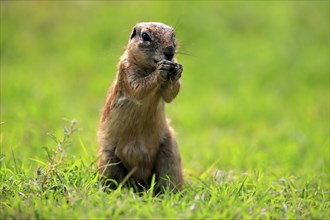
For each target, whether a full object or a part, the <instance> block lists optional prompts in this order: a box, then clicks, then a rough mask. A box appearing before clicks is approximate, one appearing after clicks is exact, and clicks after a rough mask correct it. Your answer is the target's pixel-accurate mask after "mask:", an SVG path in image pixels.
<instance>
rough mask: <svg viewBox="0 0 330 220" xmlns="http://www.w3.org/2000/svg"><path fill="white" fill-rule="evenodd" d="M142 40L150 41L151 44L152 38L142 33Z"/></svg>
mask: <svg viewBox="0 0 330 220" xmlns="http://www.w3.org/2000/svg"><path fill="white" fill-rule="evenodd" d="M141 36H142V40H143V41H149V42H151V38H150V36H149V34H147V33H142V35H141Z"/></svg>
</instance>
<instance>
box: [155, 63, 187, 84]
mask: <svg viewBox="0 0 330 220" xmlns="http://www.w3.org/2000/svg"><path fill="white" fill-rule="evenodd" d="M157 69H158V70H159V76H160V78H161V79H162V80H163V81H168V80H171V81H176V80H178V79H180V77H181V73H182V71H183V67H182V65H181V64H178V63H173V62H171V61H169V60H161V61H160V62H159V63H158V64H157Z"/></svg>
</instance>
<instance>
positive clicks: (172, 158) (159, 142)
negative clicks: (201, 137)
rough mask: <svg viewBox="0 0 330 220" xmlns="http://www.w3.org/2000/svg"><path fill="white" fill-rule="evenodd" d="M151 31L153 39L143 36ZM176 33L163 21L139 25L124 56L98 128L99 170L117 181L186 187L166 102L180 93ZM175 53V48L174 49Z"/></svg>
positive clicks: (180, 66) (180, 71) (107, 177)
mask: <svg viewBox="0 0 330 220" xmlns="http://www.w3.org/2000/svg"><path fill="white" fill-rule="evenodd" d="M143 33H147V34H148V36H149V37H150V40H151V41H148V40H147V41H146V40H144V39H143V38H142V34H143ZM174 34H175V33H174V29H173V28H171V27H169V26H167V25H164V24H162V23H151V22H149V23H138V24H137V25H136V26H135V27H134V29H133V31H132V35H131V38H130V40H129V43H128V45H127V48H126V50H125V52H124V54H123V55H122V57H121V59H120V61H119V64H118V70H117V75H116V79H115V80H114V82H113V84H112V85H111V87H110V89H109V92H108V94H107V98H106V103H105V105H104V108H103V112H102V115H101V119H100V124H99V128H98V142H99V151H98V156H99V159H98V164H97V165H98V169H99V171H100V174H101V175H102V176H103V177H104V178H105V179H113V180H115V181H116V182H117V183H120V182H122V181H123V180H124V178H125V177H126V175H127V174H129V173H130V175H131V177H130V180H131V181H132V182H135V183H138V184H141V185H144V186H146V185H148V183H150V180H151V177H152V175H153V174H156V178H157V182H158V185H159V186H160V188H161V187H170V188H171V189H173V188H176V187H177V186H180V185H181V184H182V182H183V178H182V171H181V157H180V154H179V150H178V147H177V143H176V138H175V135H174V132H173V130H172V128H171V127H170V126H169V122H168V120H167V119H166V117H165V102H171V101H172V100H173V99H174V98H175V97H176V95H177V94H178V92H179V89H180V81H179V78H180V77H181V73H182V71H183V69H182V65H180V64H177V63H176V62H175V61H174V60H173V55H174V52H175V47H176V45H175V39H174ZM173 49H174V50H173Z"/></svg>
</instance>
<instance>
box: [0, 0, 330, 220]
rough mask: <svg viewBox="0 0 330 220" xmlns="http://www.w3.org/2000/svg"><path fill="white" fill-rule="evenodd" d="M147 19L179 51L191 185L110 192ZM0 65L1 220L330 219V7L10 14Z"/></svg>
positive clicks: (145, 7) (37, 6) (176, 119)
mask: <svg viewBox="0 0 330 220" xmlns="http://www.w3.org/2000/svg"><path fill="white" fill-rule="evenodd" d="M149 20H152V21H162V22H164V23H166V24H169V25H172V26H174V27H175V28H176V30H177V38H178V39H179V40H180V51H181V53H180V54H178V59H179V61H180V63H182V64H183V66H184V72H183V77H182V82H183V87H182V90H181V92H180V93H179V96H178V97H177V98H176V100H175V101H174V102H173V103H172V104H170V105H168V106H167V114H168V116H169V117H170V118H171V119H172V125H173V127H174V128H175V130H176V133H177V137H178V142H179V146H180V152H181V154H182V158H183V167H184V173H185V179H186V183H185V185H184V187H183V189H182V191H181V192H180V193H177V194H173V193H171V192H168V191H166V192H165V193H164V194H163V195H161V196H156V197H153V196H152V194H153V193H152V189H149V190H147V191H146V192H144V193H141V194H135V193H133V192H132V191H130V190H129V189H126V188H121V189H118V190H116V191H113V192H110V193H109V192H104V191H103V189H102V187H101V186H100V185H99V183H98V181H97V179H98V174H97V173H96V168H95V160H96V149H97V143H96V128H97V124H98V119H99V113H100V110H101V108H102V105H103V103H104V99H105V94H106V91H107V88H108V86H109V85H110V84H111V82H112V80H113V79H114V75H115V71H116V64H117V62H118V60H119V56H120V55H121V54H122V52H123V48H124V46H125V44H126V43H127V40H128V37H129V34H130V31H131V28H132V26H133V25H134V24H135V23H137V22H140V21H149ZM0 53H1V120H0V122H1V124H0V128H1V157H0V162H1V171H0V176H1V178H0V184H1V185H0V193H1V194H0V198H1V200H0V210H1V211H0V214H1V218H2V219H28V218H35V219H60V218H70V219H72V218H75V219H78V218H80V219H86V218H95V219H100V218H103V219H104V218H143V219H144V218H149V219H151V218H152V219H154V218H190V219H205V218H211V219H234V218H235V219H256V218H257V219H260V218H268V219H270V218H275V219H328V218H329V217H330V186H329V182H330V176H329V175H330V174H329V172H330V170H329V167H330V164H329V160H330V159H329V133H330V131H329V2H328V1H310V2H309V1H271V2H263V1H246V2H242V1H237V2H227V1H219V2H216V1H214V2H211V1H210V2H198V1H193V2H171V1H165V2H105V1H99V2H92V1H90V2H89V1H82V2H78V1H70V2H69V1H67V2H66V1H49V2H33V1H17V2H10V1H1V50H0ZM63 118H67V119H69V120H63ZM73 118H75V119H76V121H77V124H75V126H74V127H71V124H70V123H71V120H72V119H73ZM64 127H65V128H66V129H64V130H63V128H64ZM72 129H73V130H74V132H73V133H72V134H71V131H72ZM59 146H61V147H59Z"/></svg>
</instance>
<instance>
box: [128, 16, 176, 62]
mask: <svg viewBox="0 0 330 220" xmlns="http://www.w3.org/2000/svg"><path fill="white" fill-rule="evenodd" d="M127 49H128V50H127V51H128V57H129V58H130V59H134V60H136V61H137V63H139V65H142V66H141V67H144V68H155V67H156V64H157V63H158V62H159V61H161V60H164V59H165V60H170V61H171V60H173V58H174V54H175V50H176V41H175V30H174V29H173V28H172V27H170V26H167V25H165V24H163V23H159V22H143V23H138V24H136V25H135V27H134V28H133V30H132V33H131V36H130V39H129V41H128V46H127Z"/></svg>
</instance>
